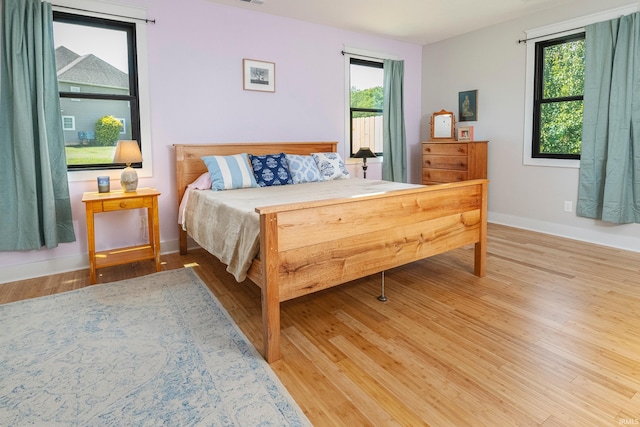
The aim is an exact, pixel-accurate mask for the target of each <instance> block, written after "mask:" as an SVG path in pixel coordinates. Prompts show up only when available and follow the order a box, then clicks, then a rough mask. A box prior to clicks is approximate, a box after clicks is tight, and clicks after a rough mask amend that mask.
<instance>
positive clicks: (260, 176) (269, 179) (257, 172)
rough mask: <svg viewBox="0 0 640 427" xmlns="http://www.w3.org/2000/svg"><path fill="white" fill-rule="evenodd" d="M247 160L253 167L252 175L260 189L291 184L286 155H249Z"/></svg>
mask: <svg viewBox="0 0 640 427" xmlns="http://www.w3.org/2000/svg"><path fill="white" fill-rule="evenodd" d="M249 159H250V160H251V166H252V167H253V175H254V176H255V178H256V182H257V183H258V185H259V186H260V187H270V186H272V185H287V184H293V181H292V180H291V174H290V173H289V165H288V164H287V156H286V154H284V153H278V154H265V155H264V156H254V155H253V154H249Z"/></svg>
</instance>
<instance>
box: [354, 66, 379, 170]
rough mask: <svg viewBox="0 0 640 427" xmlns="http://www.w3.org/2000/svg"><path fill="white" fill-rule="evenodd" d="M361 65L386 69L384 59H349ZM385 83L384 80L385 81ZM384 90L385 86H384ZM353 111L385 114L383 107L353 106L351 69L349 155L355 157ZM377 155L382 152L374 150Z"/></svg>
mask: <svg viewBox="0 0 640 427" xmlns="http://www.w3.org/2000/svg"><path fill="white" fill-rule="evenodd" d="M351 65H360V66H365V67H371V68H380V69H382V70H384V64H383V62H382V61H373V60H371V59H362V58H355V57H352V58H350V59H349V66H351ZM383 85H384V82H383ZM383 90H384V86H383ZM353 113H380V114H384V110H383V109H382V108H353V107H351V71H349V151H348V153H349V157H350V158H352V159H355V157H354V156H355V153H354V152H353ZM374 153H375V155H376V156H382V155H383V153H382V152H378V151H374Z"/></svg>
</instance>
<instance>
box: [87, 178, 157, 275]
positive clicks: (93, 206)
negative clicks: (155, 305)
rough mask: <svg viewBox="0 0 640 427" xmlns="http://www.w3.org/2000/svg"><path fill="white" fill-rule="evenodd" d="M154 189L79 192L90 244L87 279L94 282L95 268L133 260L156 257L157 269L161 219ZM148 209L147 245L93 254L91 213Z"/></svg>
mask: <svg viewBox="0 0 640 427" xmlns="http://www.w3.org/2000/svg"><path fill="white" fill-rule="evenodd" d="M159 195H160V192H159V191H158V190H155V189H153V188H138V190H136V191H134V192H130V193H124V192H123V191H122V190H119V191H111V192H109V193H98V192H95V191H92V192H87V193H84V194H83V195H82V201H83V202H84V203H85V204H86V205H85V207H86V214H87V240H88V243H89V278H90V281H91V284H92V285H93V284H95V283H96V269H98V268H103V267H111V266H113V265H119V264H127V263H130V262H135V261H142V260H147V259H155V261H156V271H160V221H159V218H158V196H159ZM142 208H146V209H147V221H148V223H147V225H148V228H149V230H148V234H149V244H145V245H139V246H130V247H127V248H118V249H110V250H107V251H102V252H98V253H96V239H95V228H94V221H93V220H94V214H96V213H98V212H113V211H121V210H125V209H142Z"/></svg>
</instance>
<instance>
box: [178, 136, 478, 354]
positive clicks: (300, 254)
mask: <svg viewBox="0 0 640 427" xmlns="http://www.w3.org/2000/svg"><path fill="white" fill-rule="evenodd" d="M174 148H175V156H176V185H177V192H178V203H180V200H182V196H183V194H184V192H185V189H186V187H187V185H188V184H190V183H191V182H193V181H194V180H195V179H197V178H198V177H199V176H200V175H201V174H202V173H203V172H206V171H207V168H206V166H205V164H204V162H203V161H202V160H201V157H202V156H210V155H221V156H226V155H230V154H238V153H250V154H270V153H279V152H285V153H289V154H310V153H317V152H333V151H337V150H336V148H337V143H336V142H311V143H309V142H302V143H298V142H289V143H281V142H276V143H239V144H197V145H184V144H174ZM487 190H488V181H487V180H486V179H481V180H473V181H463V182H458V183H451V184H439V185H432V186H428V187H420V188H415V189H407V190H399V191H393V192H387V193H382V194H375V195H369V196H365V197H357V198H348V199H333V200H320V201H314V202H308V203H296V204H287V205H279V206H269V207H263V208H256V212H257V213H258V214H259V216H260V254H259V258H256V259H255V260H254V262H253V263H252V265H251V268H250V269H249V272H248V277H249V279H250V280H251V281H252V282H254V283H255V284H257V285H258V286H259V287H260V288H261V293H262V324H263V340H264V342H263V345H264V351H263V355H264V357H265V359H266V360H267V362H269V363H271V362H274V361H276V360H278V359H280V357H281V354H280V303H281V302H283V301H287V300H289V299H292V298H296V297H299V296H302V295H307V294H310V293H313V292H317V291H320V290H323V289H326V288H329V287H332V286H336V285H339V284H342V283H346V282H349V281H351V280H355V279H358V278H361V277H365V276H368V275H371V274H374V273H379V272H382V271H385V270H388V269H391V268H394V267H398V266H400V265H404V264H407V263H410V262H413V261H417V260H420V259H423V258H427V257H430V256H432V255H436V254H440V253H443V252H447V251H450V250H452V249H456V248H459V247H462V246H466V245H469V244H474V245H475V258H474V274H475V275H476V276H479V277H483V276H484V275H485V268H486V267H485V266H486V240H487ZM381 218H384V219H383V220H381ZM180 253H181V254H186V253H187V234H186V232H185V231H184V230H182V228H181V227H180Z"/></svg>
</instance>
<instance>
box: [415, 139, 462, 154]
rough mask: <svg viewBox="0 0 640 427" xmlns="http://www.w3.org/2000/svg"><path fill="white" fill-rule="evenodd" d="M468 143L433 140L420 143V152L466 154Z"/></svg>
mask: <svg viewBox="0 0 640 427" xmlns="http://www.w3.org/2000/svg"><path fill="white" fill-rule="evenodd" d="M468 147H469V144H466V143H462V144H457V143H443V142H435V143H429V144H422V154H436V155H441V156H466V155H467V152H468V150H469V148H468Z"/></svg>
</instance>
